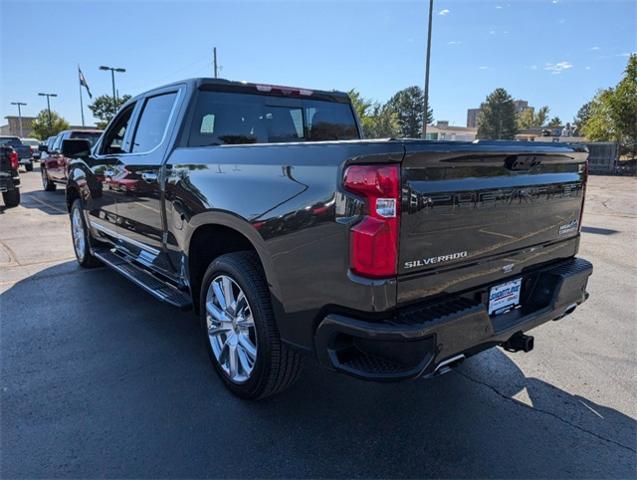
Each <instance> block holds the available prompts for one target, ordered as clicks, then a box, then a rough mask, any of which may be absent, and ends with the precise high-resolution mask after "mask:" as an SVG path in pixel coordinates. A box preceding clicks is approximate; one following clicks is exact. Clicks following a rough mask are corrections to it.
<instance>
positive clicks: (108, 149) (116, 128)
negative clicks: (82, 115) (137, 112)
mask: <svg viewBox="0 0 637 480" xmlns="http://www.w3.org/2000/svg"><path fill="white" fill-rule="evenodd" d="M134 107H135V104H132V105H129V106H128V107H126V109H124V110H122V111H121V112H120V113H119V115H118V116H117V117H116V118H115V120H114V121H113V123H111V126H110V127H109V128H108V130H107V131H106V133H105V134H104V140H103V142H102V145H101V147H100V153H101V154H102V155H109V154H111V155H113V154H115V155H117V154H121V153H130V146H129V145H128V144H126V145H125V144H124V138H125V137H126V132H128V127H129V124H130V119H131V115H132V114H133V109H134Z"/></svg>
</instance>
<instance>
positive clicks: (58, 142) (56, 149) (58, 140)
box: [53, 133, 64, 152]
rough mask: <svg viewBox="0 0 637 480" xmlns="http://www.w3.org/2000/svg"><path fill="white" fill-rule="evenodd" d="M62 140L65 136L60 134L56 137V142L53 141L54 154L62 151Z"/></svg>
mask: <svg viewBox="0 0 637 480" xmlns="http://www.w3.org/2000/svg"><path fill="white" fill-rule="evenodd" d="M62 138H64V135H63V134H61V133H60V134H59V135H58V136H57V137H55V140H53V151H54V152H59V151H60V147H61V146H62Z"/></svg>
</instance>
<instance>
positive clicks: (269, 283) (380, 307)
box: [62, 79, 592, 398]
mask: <svg viewBox="0 0 637 480" xmlns="http://www.w3.org/2000/svg"><path fill="white" fill-rule="evenodd" d="M360 131H361V130H360V126H359V124H358V122H357V120H356V117H355V114H354V111H353V108H352V105H351V102H350V99H349V97H348V96H347V94H345V93H339V92H335V91H329V92H328V91H316V90H308V89H296V88H289V87H276V86H270V85H255V84H249V83H239V82H229V81H223V80H212V79H195V80H188V81H184V82H180V83H175V84H171V85H168V86H165V87H162V88H157V89H155V90H152V91H149V92H146V93H144V94H142V95H139V96H137V97H135V98H133V99H131V100H129V101H128V102H127V103H126V104H125V105H124V106H123V107H122V108H121V110H120V111H119V113H118V114H117V116H116V117H115V118H114V119H113V120H112V122H111V123H110V125H109V126H108V127H107V129H106V131H105V133H104V134H103V135H102V136H101V137H100V140H98V142H97V143H96V144H95V146H93V147H92V149H91V145H90V144H89V142H87V141H83V140H75V139H71V140H64V141H63V142H62V151H63V153H64V155H65V156H67V157H70V158H74V160H72V161H71V163H70V165H69V180H68V183H67V188H66V201H67V205H68V209H69V212H70V218H71V226H72V227H71V233H72V238H73V245H74V248H75V253H76V256H77V260H78V262H79V264H80V265H81V266H83V267H93V266H97V265H100V264H105V265H107V266H109V267H110V268H112V269H114V270H115V271H117V272H119V273H121V274H122V275H123V276H125V277H126V278H128V279H129V280H131V281H132V282H133V283H135V284H137V285H138V286H139V287H141V288H142V289H144V290H146V292H148V293H150V294H151V295H152V296H154V297H155V298H157V299H159V300H162V301H164V302H167V303H169V304H172V305H174V306H176V307H179V308H182V309H190V308H192V309H194V310H195V312H196V313H197V314H198V315H199V318H200V322H201V336H202V340H203V341H204V342H205V345H206V348H207V350H208V354H209V356H210V359H211V362H212V365H213V366H214V369H215V370H216V372H217V373H218V374H219V376H220V378H221V379H222V380H223V382H224V384H225V385H226V386H227V387H228V388H229V389H230V390H231V391H232V392H233V393H235V394H237V395H239V396H241V397H244V398H261V397H265V396H267V395H271V394H273V393H275V392H278V391H280V390H282V389H284V388H285V387H287V386H288V385H290V384H291V383H292V381H293V380H294V379H295V378H296V377H297V375H298V372H299V368H300V365H301V359H302V356H303V354H306V355H309V356H311V357H314V358H316V359H318V361H319V362H320V363H322V364H323V365H325V366H327V367H329V368H332V369H334V370H337V371H339V372H342V373H345V374H348V375H352V376H355V377H358V378H363V379H367V380H377V381H393V380H403V379H409V378H417V377H422V376H425V377H427V376H433V375H437V374H440V373H443V372H445V371H448V370H449V369H450V368H452V367H453V366H455V365H457V364H458V363H460V362H461V361H462V360H463V359H464V358H466V357H468V356H470V355H474V354H476V353H478V352H480V351H482V350H485V349H487V348H491V347H494V346H497V345H500V346H502V347H504V348H506V349H507V350H510V351H525V352H528V351H530V350H532V348H533V337H531V336H529V335H527V334H526V332H528V330H530V329H532V328H535V327H537V326H539V325H541V324H544V323H546V322H549V321H550V320H558V319H561V318H563V317H565V316H567V315H569V314H570V313H572V312H573V311H574V310H575V309H576V307H577V306H578V305H580V304H581V303H582V302H584V301H585V300H586V299H587V297H588V294H587V293H586V285H587V281H588V277H589V275H591V273H592V265H591V264H590V263H589V262H587V261H586V260H583V259H581V258H578V257H576V254H577V252H578V247H579V240H580V226H581V215H582V206H583V202H584V191H585V185H586V156H587V152H586V149H585V148H583V147H578V146H572V145H564V144H546V143H527V142H483V141H479V142H431V141H423V140H415V139H403V140H389V139H385V140H362V139H361V138H360ZM111 179H117V186H118V188H114V189H110V188H109V182H110V181H111ZM97 288H99V286H98V287H97Z"/></svg>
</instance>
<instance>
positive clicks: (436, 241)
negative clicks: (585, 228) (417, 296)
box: [398, 141, 588, 275]
mask: <svg viewBox="0 0 637 480" xmlns="http://www.w3.org/2000/svg"><path fill="white" fill-rule="evenodd" d="M405 148H406V155H405V159H404V161H403V167H402V191H403V201H402V212H401V227H400V252H399V266H398V273H399V275H410V274H417V273H419V272H420V273H423V274H424V273H432V272H436V271H438V270H440V269H448V268H452V267H461V266H464V265H467V266H468V265H471V264H475V263H476V262H480V261H485V260H488V259H491V258H501V257H503V256H505V257H506V256H510V255H513V254H515V253H516V252H522V251H524V250H525V249H527V250H528V248H529V247H533V246H545V245H549V244H556V243H560V242H565V241H568V240H573V237H577V236H578V234H579V229H578V223H579V219H580V211H581V208H582V199H583V193H584V192H583V188H584V183H585V175H586V173H585V162H586V157H587V155H588V154H587V152H586V149H585V148H583V147H577V146H568V145H552V144H534V143H531V142H528V143H527V142H475V143H426V142H418V141H414V142H406V143H405ZM542 258H543V259H544V260H546V258H544V257H542Z"/></svg>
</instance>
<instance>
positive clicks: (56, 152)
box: [40, 130, 102, 192]
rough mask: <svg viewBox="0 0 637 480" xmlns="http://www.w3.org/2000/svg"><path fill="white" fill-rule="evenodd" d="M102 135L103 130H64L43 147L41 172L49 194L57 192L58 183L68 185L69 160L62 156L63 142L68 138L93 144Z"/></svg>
mask: <svg viewBox="0 0 637 480" xmlns="http://www.w3.org/2000/svg"><path fill="white" fill-rule="evenodd" d="M100 135H102V130H64V131H62V132H60V133H58V135H57V136H56V137H55V138H54V140H52V141H51V142H50V143H47V145H45V146H43V147H41V148H42V149H43V154H42V157H41V159H40V170H41V172H42V186H43V187H44V190H46V191H47V192H52V191H53V190H55V188H56V185H57V184H58V183H60V184H62V185H66V181H67V178H68V171H67V165H68V160H69V159H67V158H66V157H65V156H64V155H62V140H66V139H67V138H82V139H86V140H88V141H89V142H91V145H93V144H95V142H97V139H98V138H100Z"/></svg>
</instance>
